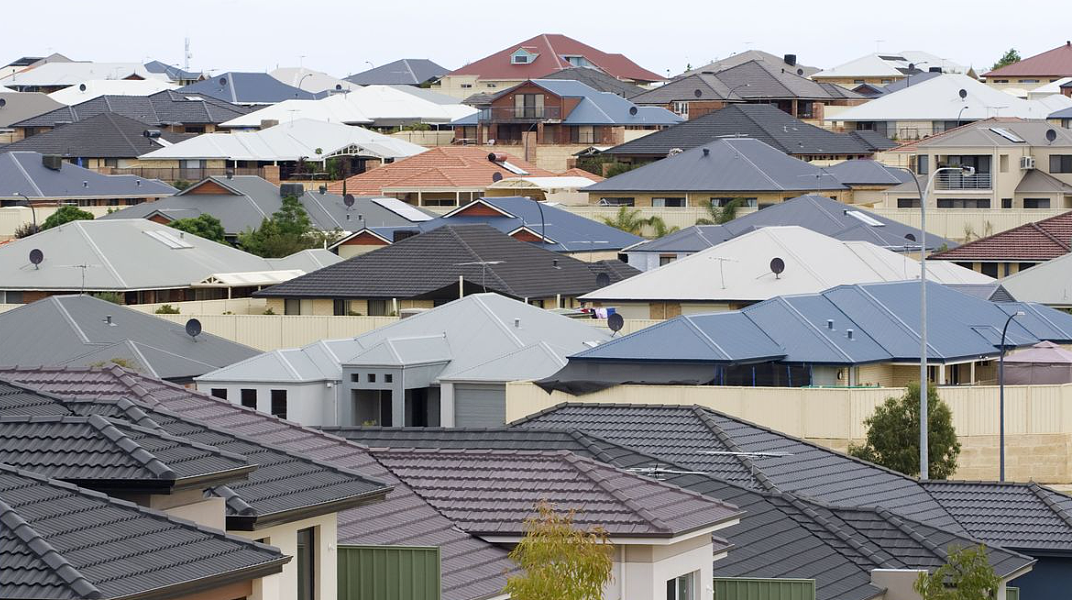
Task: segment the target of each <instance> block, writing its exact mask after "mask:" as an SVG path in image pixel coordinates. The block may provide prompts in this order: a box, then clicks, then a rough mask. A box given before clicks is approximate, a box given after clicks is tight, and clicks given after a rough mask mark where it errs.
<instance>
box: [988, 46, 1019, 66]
mask: <svg viewBox="0 0 1072 600" xmlns="http://www.w3.org/2000/svg"><path fill="white" fill-rule="evenodd" d="M1021 60H1022V59H1021V58H1020V53H1019V52H1017V51H1016V48H1009V49H1008V50H1006V51H1005V54H1002V55H1001V58H999V59H998V62H996V63H994V66H993V67H990V70H991V71H994V70H996V69H1000V68H1001V67H1007V66H1009V65H1011V64H1013V63H1018V62H1020V61H1021Z"/></svg>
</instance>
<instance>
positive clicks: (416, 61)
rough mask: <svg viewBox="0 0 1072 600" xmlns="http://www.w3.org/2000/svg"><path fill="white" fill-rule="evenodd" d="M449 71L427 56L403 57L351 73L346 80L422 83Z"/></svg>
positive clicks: (404, 83)
mask: <svg viewBox="0 0 1072 600" xmlns="http://www.w3.org/2000/svg"><path fill="white" fill-rule="evenodd" d="M448 71H449V69H447V68H446V67H441V66H439V65H437V64H436V63H434V62H432V61H430V60H428V59H427V58H402V59H399V60H396V61H394V62H390V63H387V64H386V65H380V66H378V67H373V68H371V69H369V70H367V71H362V72H360V73H357V74H354V75H351V76H349V77H347V78H346V81H349V82H351V83H356V84H358V85H420V84H422V83H424V82H426V81H433V80H436V79H439V78H440V77H442V76H444V75H446V74H447V72H448Z"/></svg>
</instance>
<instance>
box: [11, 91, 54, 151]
mask: <svg viewBox="0 0 1072 600" xmlns="http://www.w3.org/2000/svg"><path fill="white" fill-rule="evenodd" d="M62 107H63V105H62V104H60V103H59V102H56V101H55V100H53V99H52V98H49V97H48V96H47V95H45V94H39V93H37V92H7V91H4V90H3V89H0V144H10V143H11V142H16V141H18V140H21V139H22V137H23V135H24V134H23V132H22V129H21V128H17V127H15V123H18V122H19V121H23V120H26V119H29V118H32V117H36V116H37V115H41V114H45V113H47V112H49V111H52V110H55V109H57V108H62Z"/></svg>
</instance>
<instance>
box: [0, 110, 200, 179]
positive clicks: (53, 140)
mask: <svg viewBox="0 0 1072 600" xmlns="http://www.w3.org/2000/svg"><path fill="white" fill-rule="evenodd" d="M189 138H190V136H189V135H187V134H183V133H172V132H170V131H166V130H161V129H156V128H154V127H153V126H151V125H148V124H146V123H142V122H141V121H135V120H134V119H130V118H127V117H124V116H122V115H118V114H115V113H110V112H105V113H101V114H99V115H96V116H93V117H89V118H88V119H84V120H82V121H77V122H74V123H70V124H67V125H63V126H62V127H56V128H55V129H52V130H51V131H46V132H45V133H39V134H37V135H34V136H31V137H24V138H23V139H21V140H19V141H17V142H14V143H12V144H8V145H6V146H3V147H0V153H4V152H19V151H28V152H38V153H41V154H49V155H53V156H60V157H62V158H63V160H64V161H66V162H69V163H72V164H75V165H78V166H80V167H86V168H87V169H94V170H99V171H102V172H110V171H109V169H128V168H131V167H136V166H139V164H140V161H139V159H138V157H139V156H141V155H142V154H145V153H147V152H152V151H154V150H158V149H163V148H165V147H166V146H167V145H171V144H174V143H176V142H181V141H183V140H186V139H189ZM154 179H155V178H154Z"/></svg>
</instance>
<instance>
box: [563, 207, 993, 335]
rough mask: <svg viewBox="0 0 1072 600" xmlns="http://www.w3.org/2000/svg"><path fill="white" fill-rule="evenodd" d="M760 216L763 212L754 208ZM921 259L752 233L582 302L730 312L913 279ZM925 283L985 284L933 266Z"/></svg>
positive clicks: (977, 276)
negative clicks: (840, 288)
mask: <svg viewBox="0 0 1072 600" xmlns="http://www.w3.org/2000/svg"><path fill="white" fill-rule="evenodd" d="M760 212H763V211H760ZM919 271H920V269H919V262H917V261H916V260H914V259H912V258H911V257H909V256H906V255H905V254H903V253H902V254H898V253H896V252H891V251H890V250H887V249H885V248H880V247H879V246H876V245H875V244H872V243H870V242H865V241H841V240H837V239H834V238H832V237H827V236H825V235H823V234H821V233H818V232H815V231H811V230H809V229H805V228H803V227H799V226H796V225H792V226H784V227H779V226H773V227H763V228H761V229H754V230H752V231H751V232H749V233H745V234H743V235H741V236H739V237H734V238H732V239H729V240H727V241H725V242H722V243H720V244H717V245H715V246H712V247H710V248H707V249H706V250H702V251H700V252H697V253H695V254H692V255H690V256H687V257H685V258H682V259H680V260H674V261H672V262H670V263H668V264H665V265H663V266H660V267H657V268H654V269H650V270H647V271H645V272H643V273H641V274H639V275H637V276H635V277H630V278H629V279H626V280H625V281H620V282H618V283H614V284H611V285H609V286H607V287H604V288H601V289H598V290H595V291H593V292H589V293H587V294H585V295H583V296H581V297H580V300H581V301H582V302H585V303H592V304H594V305H595V306H598V307H606V306H613V307H614V309H615V310H616V311H617V312H619V313H621V314H622V315H623V316H624V317H626V318H634V319H670V318H673V317H676V316H678V315H681V314H686V315H689V314H700V313H709V312H716V311H726V310H735V309H739V308H743V307H745V306H749V305H751V304H754V303H756V302H760V301H763V300H768V299H770V298H774V297H775V296H789V295H793V294H814V293H816V292H821V291H823V290H825V289H828V288H831V287H834V286H837V285H846V284H857V283H873V282H879V281H904V280H908V279H916V280H918V279H919ZM927 279H928V280H929V281H936V282H938V283H943V284H985V283H989V282H991V281H993V279H992V278H990V277H987V276H986V275H983V274H981V273H976V272H975V271H972V270H970V269H965V268H963V267H960V266H959V265H952V264H949V263H932V264H931V265H930V268H929V269H928V271H927Z"/></svg>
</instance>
